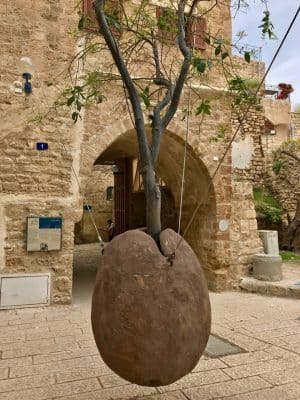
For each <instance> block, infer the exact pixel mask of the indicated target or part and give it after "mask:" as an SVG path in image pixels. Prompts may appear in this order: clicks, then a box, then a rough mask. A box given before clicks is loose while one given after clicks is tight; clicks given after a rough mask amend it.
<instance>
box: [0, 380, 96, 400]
mask: <svg viewBox="0 0 300 400" xmlns="http://www.w3.org/2000/svg"><path fill="white" fill-rule="evenodd" d="M99 387H100V384H99V381H98V380H97V379H85V380H82V381H76V382H70V383H62V384H56V385H50V386H44V387H41V388H35V389H25V390H21V391H20V390H18V391H12V392H7V393H0V400H16V399H21V400H46V399H54V398H56V397H57V398H61V397H63V396H69V395H75V397H74V399H77V397H76V396H77V395H78V394H80V393H86V394H87V396H89V392H92V391H95V390H97V389H99ZM87 399H88V397H87Z"/></svg>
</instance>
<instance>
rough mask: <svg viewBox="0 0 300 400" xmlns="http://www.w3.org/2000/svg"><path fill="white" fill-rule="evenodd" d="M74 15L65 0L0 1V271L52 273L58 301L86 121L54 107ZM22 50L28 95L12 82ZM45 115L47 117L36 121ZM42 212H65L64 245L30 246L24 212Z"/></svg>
mask: <svg viewBox="0 0 300 400" xmlns="http://www.w3.org/2000/svg"><path fill="white" fill-rule="evenodd" d="M76 19H77V17H76V14H75V13H74V3H73V2H69V1H67V0H58V1H56V2H49V1H46V0H44V1H43V0H41V1H35V0H26V1H20V0H3V1H2V2H1V7H0V20H1V28H0V30H1V35H0V46H1V51H2V57H1V63H0V76H1V83H0V115H1V121H2V124H1V128H0V129H1V131H0V171H1V178H0V210H1V213H0V214H1V223H0V225H1V226H0V262H1V265H0V269H1V274H6V273H9V274H11V273H25V274H26V273H31V272H50V273H51V281H52V285H51V301H52V302H54V303H56V302H57V303H63V302H64V303H68V302H70V301H71V290H72V258H73V246H74V239H73V236H74V223H75V221H76V220H78V219H80V213H81V209H80V207H78V205H79V203H78V188H77V187H76V184H75V181H74V177H73V176H72V170H71V167H72V166H73V168H74V169H77V170H78V165H76V160H77V161H78V157H77V156H76V151H75V147H76V146H77V143H78V141H80V135H81V131H80V130H81V127H80V125H79V126H78V127H76V129H74V126H73V124H72V122H71V121H70V118H69V115H68V113H65V112H64V110H63V109H60V110H59V112H55V110H54V109H53V108H52V109H51V110H49V106H52V107H53V102H54V100H55V99H57V97H58V94H59V92H60V90H61V88H62V87H63V86H64V84H65V81H64V80H63V79H62V74H63V73H64V72H65V71H66V68H67V65H68V63H69V62H70V60H71V58H72V56H73V55H74V51H75V41H74V38H72V37H71V36H69V35H66V31H67V27H72V26H74V24H75V21H76ZM23 56H27V57H28V56H29V57H31V58H32V60H33V62H34V66H35V71H34V76H33V79H32V84H33V93H32V94H31V95H30V96H29V97H28V98H27V99H26V98H25V97H24V95H23V94H21V95H17V94H16V93H15V92H14V85H13V83H14V81H22V77H21V76H20V75H21V71H18V68H17V64H18V60H19V59H20V57H23ZM23 72H26V71H23ZM41 116H44V118H43V122H42V123H41V124H35V123H34V122H33V120H36V121H37V120H38V119H39V118H40V117H41ZM38 141H43V142H48V144H49V150H48V151H44V152H38V151H37V150H36V148H35V146H36V142H38ZM62 143H64V145H65V146H66V147H65V149H64V148H63V147H62ZM76 157H77V158H76ZM41 215H44V216H61V217H62V218H63V236H62V238H63V239H62V250H61V251H53V252H33V253H28V252H27V250H26V222H27V217H28V216H41Z"/></svg>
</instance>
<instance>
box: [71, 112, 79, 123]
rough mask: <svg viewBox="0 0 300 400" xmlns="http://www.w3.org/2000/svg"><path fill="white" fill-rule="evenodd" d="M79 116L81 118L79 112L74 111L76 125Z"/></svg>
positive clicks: (73, 117)
mask: <svg viewBox="0 0 300 400" xmlns="http://www.w3.org/2000/svg"><path fill="white" fill-rule="evenodd" d="M78 116H79V114H78V112H77V111H74V112H73V113H72V120H73V121H74V124H75V123H76V122H77V120H78Z"/></svg>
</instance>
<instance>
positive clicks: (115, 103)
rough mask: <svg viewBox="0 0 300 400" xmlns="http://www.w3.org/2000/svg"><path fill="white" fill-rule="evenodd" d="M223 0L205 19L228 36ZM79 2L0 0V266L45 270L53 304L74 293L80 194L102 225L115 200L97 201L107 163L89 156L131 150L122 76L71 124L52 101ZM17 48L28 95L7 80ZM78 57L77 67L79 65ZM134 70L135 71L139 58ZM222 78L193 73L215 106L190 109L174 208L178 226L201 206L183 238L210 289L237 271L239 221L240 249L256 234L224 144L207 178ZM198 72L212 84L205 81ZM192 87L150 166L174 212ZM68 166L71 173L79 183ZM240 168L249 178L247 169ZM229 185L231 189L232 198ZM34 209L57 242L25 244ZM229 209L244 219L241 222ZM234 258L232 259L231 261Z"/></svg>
mask: <svg viewBox="0 0 300 400" xmlns="http://www.w3.org/2000/svg"><path fill="white" fill-rule="evenodd" d="M228 3H229V2H227V4H225V6H223V5H218V7H216V8H215V10H214V14H213V19H212V20H210V21H208V24H209V26H210V27H211V28H212V30H213V32H214V33H215V34H217V33H220V34H222V33H223V34H224V35H225V36H228V37H229V36H230V32H231V27H230V24H229V16H230V12H229V7H228ZM76 4H77V1H75V0H74V1H73V0H72V1H67V0H57V1H55V2H54V1H49V0H39V1H36V0H26V1H25V0H2V3H1V7H0V18H1V22H2V23H1V28H0V32H1V35H0V46H1V50H2V52H3V55H4V56H3V57H2V58H1V63H0V76H1V83H0V113H1V121H2V124H1V131H0V172H1V178H0V217H1V222H0V262H1V265H0V269H1V273H3V274H4V273H30V272H50V273H51V279H52V287H51V301H52V302H53V303H63V302H65V303H67V302H70V301H71V290H72V258H73V246H74V225H75V223H76V222H78V221H80V219H81V218H82V214H83V211H82V204H83V201H82V196H83V195H85V196H86V198H87V201H88V203H91V204H92V206H93V215H94V216H95V219H96V224H97V225H98V224H99V225H100V226H103V224H105V222H104V219H105V220H106V217H107V215H108V214H109V213H110V212H111V211H110V210H111V208H110V207H111V204H110V203H109V204H108V203H106V201H105V200H104V196H105V192H104V188H106V186H107V184H108V182H109V183H110V182H111V181H110V179H111V176H110V173H109V172H108V170H106V172H104V173H103V170H102V169H100V167H98V166H96V167H95V166H94V164H95V163H96V164H97V160H99V157H100V156H102V155H103V154H104V152H105V154H106V156H107V157H108V158H109V157H111V158H112V161H113V159H114V157H120V156H126V155H128V154H129V155H131V156H136V155H137V145H136V141H135V136H134V131H133V126H132V122H131V119H130V116H129V114H128V112H127V106H126V101H125V99H124V91H123V88H122V86H121V85H120V84H118V83H116V84H114V85H112V84H111V85H109V86H106V87H105V88H104V91H105V93H106V98H107V100H106V101H104V102H103V104H100V105H98V106H93V107H90V108H89V109H87V110H86V111H85V112H83V113H82V120H80V121H79V122H78V123H77V124H76V125H74V124H73V122H72V121H71V119H70V110H66V109H64V108H63V107H57V108H56V107H55V106H54V104H55V100H57V98H58V97H59V94H60V93H61V91H62V89H63V88H64V87H65V85H66V82H67V81H66V72H67V69H68V66H69V63H70V61H71V60H72V58H73V57H74V54H75V53H76V52H77V51H78V42H77V38H76V37H75V36H74V35H68V34H66V33H67V32H68V31H72V30H73V29H74V27H76V24H77V20H78V15H77V13H76V9H75V6H76ZM224 7H225V8H224ZM16 16H18V19H17V23H16ZM224 21H227V22H228V23H224ZM176 52H178V50H176V49H175V48H174V50H172V52H171V53H172V54H171V55H170V56H174V55H176V54H177V53H176ZM106 55H107V54H105V53H103V54H101V63H102V62H103V63H104V64H105V62H104V61H107V62H109V61H108V58H106ZM21 56H30V57H32V59H33V61H34V64H35V74H34V77H33V80H32V83H33V93H32V95H30V96H29V98H27V99H25V97H24V96H23V95H17V94H15V92H14V87H13V83H14V81H16V80H22V79H21V77H20V72H18V71H17V67H16V65H17V61H18V60H19V59H20V57H21ZM85 61H86V62H85V70H89V69H90V70H91V69H92V68H94V66H95V65H96V66H98V67H99V58H97V56H95V55H93V56H91V57H89V58H87V60H85ZM101 65H102V64H101ZM101 65H100V66H101ZM104 67H105V65H104ZM78 68H79V72H80V71H81V68H82V66H81V65H78ZM249 68H250V67H249ZM253 68H254V67H253ZM135 71H136V72H137V73H142V72H143V71H140V70H139V64H138V63H137V64H136V65H135ZM220 77H221V74H220V71H219V70H218V69H216V70H214V72H213V71H212V72H211V75H210V76H209V77H207V81H205V79H204V80H203V82H202V81H200V82H199V81H196V80H195V81H194V82H193V89H194V90H195V91H198V93H199V95H200V96H201V98H205V99H210V100H211V105H212V114H211V115H209V116H205V118H204V119H203V121H202V123H201V124H200V123H199V117H196V116H195V114H194V113H192V114H191V116H190V132H189V137H188V158H187V170H186V171H187V172H186V176H185V181H186V182H185V193H184V203H183V216H182V232H184V231H185V228H186V227H187V225H188V222H189V220H190V218H191V216H192V213H193V211H194V210H195V208H196V207H197V213H196V216H195V220H194V221H193V223H192V225H191V227H190V229H189V231H188V232H187V234H186V239H187V240H188V241H189V243H190V244H191V246H192V247H193V248H194V250H195V252H196V254H197V255H198V257H199V259H200V261H201V263H202V265H203V267H204V269H205V272H206V276H207V279H208V282H209V285H210V287H211V288H213V289H216V290H219V289H224V288H227V287H229V286H230V285H231V282H232V281H233V280H234V279H236V278H237V277H238V276H239V275H240V274H241V273H242V272H243V271H244V265H245V262H246V261H245V260H242V261H241V260H238V261H233V259H234V258H235V257H236V254H239V255H240V256H239V257H242V255H243V251H244V248H243V247H242V246H241V248H239V250H236V249H233V246H232V240H233V239H232V229H239V228H240V229H241V234H243V235H244V236H243V239H241V240H240V242H241V243H243V241H244V242H245V246H246V250H245V251H246V255H247V257H248V256H249V255H250V254H251V252H255V251H256V248H257V246H256V242H255V238H254V233H253V235H252V233H251V232H253V231H254V228H253V223H252V222H251V221H252V219H253V218H252V217H253V215H252V214H251V215H248V216H245V215H242V214H241V211H240V209H239V208H238V201H241V200H242V199H244V200H245V201H248V203H247V204H248V205H247V207H248V206H249V207H250V205H251V201H252V200H251V199H250V198H249V197H248V195H249V193H248V192H245V193H244V192H243V191H242V190H240V189H237V188H235V186H234V185H233V181H232V160H231V155H230V154H228V155H227V156H226V157H225V160H224V162H223V164H222V167H221V168H220V169H219V171H218V174H217V175H216V176H215V177H214V175H215V171H216V167H217V165H218V162H219V161H220V160H221V158H222V156H223V154H224V151H225V149H226V147H227V145H228V141H229V138H230V135H231V133H232V123H231V109H230V99H229V98H228V96H227V94H226V93H224V92H223V91H222V88H223V87H224V85H225V81H224V79H223V78H222V79H223V80H222V82H221V78H220ZM202 83H204V84H207V83H209V85H208V86H207V88H204V87H203V85H202ZM211 86H212V87H213V88H212V89H211V88H210V87H211ZM214 88H215V89H214ZM194 90H193V91H192V94H191V104H192V107H193V109H195V108H196V107H197V105H198V104H199V97H197V96H195V91H194ZM188 98H189V91H188V89H186V90H185V91H184V93H183V96H182V100H181V103H180V106H179V110H178V112H177V114H176V117H175V118H174V120H173V121H172V123H171V124H170V126H169V127H168V131H167V132H166V134H165V138H164V140H163V143H162V152H161V157H160V159H159V161H158V167H157V169H158V172H159V175H160V176H161V177H162V178H163V180H164V182H165V183H166V184H167V186H168V188H169V189H170V191H171V192H172V195H173V197H174V201H175V207H176V211H177V213H178V207H179V200H180V187H181V186H180V184H181V176H182V162H183V153H184V143H185V137H186V119H185V118H184V117H186V112H185V109H186V108H187V105H188ZM145 117H146V118H147V113H146V112H145ZM259 124H260V123H258V124H256V123H255V124H254V128H253V126H252V125H251V129H252V130H251V129H250V127H249V129H248V128H247V129H248V130H247V129H246V128H245V130H246V131H247V132H248V131H249V135H250V136H251V135H252V134H253V138H254V139H253V140H257V141H258V140H259V139H258V136H259V131H260V128H259V126H260V125H259ZM253 129H254V131H255V132H254V133H253ZM220 131H222V132H224V133H225V136H224V138H223V140H219V139H218V134H219V133H220ZM247 132H246V134H248V133H247ZM251 132H252V133H251ZM216 138H217V139H216ZM37 141H46V142H48V144H49V150H48V151H45V152H38V151H37V150H36V149H35V144H36V142H37ZM252 164H253V165H254V161H253V163H252ZM98 168H99V169H98ZM74 172H75V173H76V174H78V176H79V183H80V185H81V188H79V187H78V182H77V179H76V178H75V176H74ZM242 175H243V178H245V179H246V178H247V174H246V173H242ZM212 177H214V178H213V180H212ZM97 182H99V185H97ZM239 190H240V191H239ZM236 193H238V195H239V196H240V197H238V198H239V200H235V199H236V197H235V196H236ZM245 204H246V203H245ZM198 206H199V207H198ZM245 207H246V206H245ZM244 211H245V212H246V211H247V210H246V208H245V210H244ZM41 215H45V216H61V217H62V218H63V242H62V250H61V251H55V252H35V253H28V252H27V250H26V219H27V217H28V216H41ZM83 218H84V225H85V227H86V228H87V232H88V235H90V238H91V240H94V239H95V237H94V236H93V235H94V233H92V231H93V229H92V227H91V225H89V224H90V223H89V222H86V212H85V214H84V216H83ZM237 220H241V221H248V222H247V223H246V222H245V224H243V226H240V227H239V228H237V225H235V222H236V221H237ZM222 221H223V222H224V221H225V222H226V223H227V222H228V223H229V226H228V228H227V229H225V230H221V229H220V222H222ZM231 221H234V223H232V222H231ZM250 222H251V224H250ZM231 225H233V226H234V227H235V228H233V227H231ZM247 229H248V234H249V235H250V238H251V241H249V242H247V240H246V237H247ZM251 235H252V236H253V237H252V236H251ZM252 239H253V240H252ZM234 240H235V239H234ZM232 263H235V264H234V265H235V267H234V268H232V265H233V264H232Z"/></svg>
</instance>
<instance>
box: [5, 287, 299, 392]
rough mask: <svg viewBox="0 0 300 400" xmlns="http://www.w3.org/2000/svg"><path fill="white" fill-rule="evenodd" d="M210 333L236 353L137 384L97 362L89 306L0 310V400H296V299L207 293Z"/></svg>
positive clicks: (297, 319)
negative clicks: (174, 378)
mask: <svg viewBox="0 0 300 400" xmlns="http://www.w3.org/2000/svg"><path fill="white" fill-rule="evenodd" d="M211 301H212V309H213V333H215V334H216V335H218V336H219V337H221V338H225V339H227V340H228V341H230V342H232V343H234V344H236V345H238V346H239V347H241V348H242V349H243V352H242V353H240V354H236V355H229V356H220V357H216V358H209V357H208V356H204V357H203V358H202V359H201V360H200V362H199V364H198V365H197V367H196V368H195V370H194V371H193V372H192V373H191V374H189V375H188V376H186V377H184V378H183V379H181V380H180V381H178V382H176V383H174V384H173V385H170V386H166V387H159V388H147V387H139V386H135V385H132V384H129V383H128V382H126V381H124V380H123V379H121V378H119V377H118V376H116V375H115V374H114V373H112V372H111V371H110V370H109V369H108V368H107V367H106V366H105V364H104V363H103V361H102V360H101V358H100V356H99V355H98V352H97V349H96V346H95V343H94V341H93V337H92V333H91V327H90V321H89V307H88V305H87V304H86V303H84V302H81V303H80V305H75V306H60V307H59V306H57V307H49V308H44V309H42V308H39V309H23V310H14V311H1V312H0V356H1V357H0V400H17V399H22V400H43V399H60V400H96V399H97V400H115V399H137V400H140V399H144V400H209V399H219V400H220V399H223V400H225V399H226V400H252V399H253V400H254V399H255V400H299V399H300V301H299V300H292V299H284V298H271V297H261V296H259V295H255V294H247V293H240V292H226V293H222V294H215V293H213V294H211Z"/></svg>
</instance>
